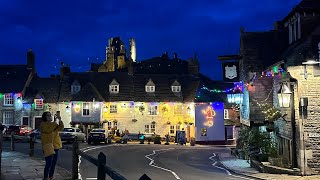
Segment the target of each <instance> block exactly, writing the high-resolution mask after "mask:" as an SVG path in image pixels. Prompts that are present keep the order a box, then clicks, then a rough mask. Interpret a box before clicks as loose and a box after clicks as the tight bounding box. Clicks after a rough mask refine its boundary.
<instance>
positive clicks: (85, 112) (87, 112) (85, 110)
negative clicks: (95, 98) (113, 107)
mask: <svg viewBox="0 0 320 180" xmlns="http://www.w3.org/2000/svg"><path fill="white" fill-rule="evenodd" d="M85 105H88V107H86V106H85ZM82 116H84V117H88V116H90V103H88V102H82Z"/></svg>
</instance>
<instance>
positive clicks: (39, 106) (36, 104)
mask: <svg viewBox="0 0 320 180" xmlns="http://www.w3.org/2000/svg"><path fill="white" fill-rule="evenodd" d="M43 108H44V103H43V99H34V109H43Z"/></svg>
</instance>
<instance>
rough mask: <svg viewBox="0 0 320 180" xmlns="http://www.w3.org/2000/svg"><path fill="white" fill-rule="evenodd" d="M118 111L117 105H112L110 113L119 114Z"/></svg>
mask: <svg viewBox="0 0 320 180" xmlns="http://www.w3.org/2000/svg"><path fill="white" fill-rule="evenodd" d="M117 112H118V110H117V105H115V104H114V105H110V113H117Z"/></svg>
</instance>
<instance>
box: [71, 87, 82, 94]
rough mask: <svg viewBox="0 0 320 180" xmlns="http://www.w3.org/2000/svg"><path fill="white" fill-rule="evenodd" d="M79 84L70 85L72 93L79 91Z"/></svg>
mask: <svg viewBox="0 0 320 180" xmlns="http://www.w3.org/2000/svg"><path fill="white" fill-rule="evenodd" d="M80 89H81V88H80V86H78V85H72V86H71V93H72V94H74V93H78V92H79V91H80Z"/></svg>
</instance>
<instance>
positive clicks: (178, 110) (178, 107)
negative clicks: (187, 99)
mask: <svg viewBox="0 0 320 180" xmlns="http://www.w3.org/2000/svg"><path fill="white" fill-rule="evenodd" d="M174 114H182V105H181V104H175V105H174Z"/></svg>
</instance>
